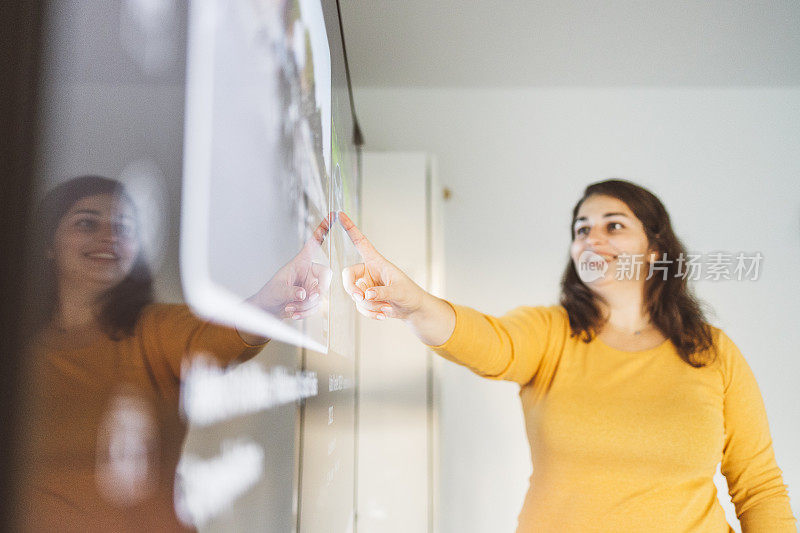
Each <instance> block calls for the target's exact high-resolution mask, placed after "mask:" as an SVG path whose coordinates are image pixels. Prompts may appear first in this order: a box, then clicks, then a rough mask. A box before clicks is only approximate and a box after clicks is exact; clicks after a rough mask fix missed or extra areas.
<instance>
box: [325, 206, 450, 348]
mask: <svg viewBox="0 0 800 533" xmlns="http://www.w3.org/2000/svg"><path fill="white" fill-rule="evenodd" d="M339 222H340V223H341V224H342V227H343V228H344V230H345V231H346V232H347V235H348V236H349V237H350V240H351V241H353V244H354V245H355V247H356V250H358V253H359V254H360V255H361V258H362V259H363V261H364V262H363V263H359V264H357V265H352V266H349V267H347V268H345V269H344V270H343V271H342V281H343V282H344V290H345V291H347V293H348V294H349V295H350V297H351V298H353V300H354V301H355V303H356V308H357V309H358V312H359V313H361V314H362V315H364V316H366V317H369V318H373V319H376V320H383V319H385V318H399V319H401V320H403V321H405V322H406V323H407V324H408V325H409V326H410V327H411V329H412V331H414V333H415V334H416V335H417V337H419V339H420V340H421V341H422V342H424V343H425V344H428V345H431V346H438V345H440V344H443V343H444V342H445V341H446V340H447V339H448V338H449V337H450V335H451V334H452V332H453V329H454V328H455V312H454V311H453V308H452V307H450V304H448V303H447V302H445V301H444V300H441V299H439V298H436V297H435V296H433V295H431V294H429V293H428V292H426V291H425V290H424V289H422V287H420V286H419V285H417V284H416V283H414V281H413V280H412V279H411V278H409V277H408V276H407V275H406V274H405V273H404V272H403V271H402V270H400V269H399V268H397V267H396V266H394V265H393V264H392V263H390V262H389V261H388V260H387V259H386V258H385V257H383V256H382V255H381V254H380V253H378V251H377V250H376V249H375V247H374V246H372V243H370V242H369V241H368V240H367V238H366V237H364V235H363V234H362V233H361V231H360V230H359V229H358V228H357V227H356V225H355V224H354V223H353V221H352V220H350V217H348V216H347V215H346V214H345V213H344V212H341V211H340V212H339Z"/></svg>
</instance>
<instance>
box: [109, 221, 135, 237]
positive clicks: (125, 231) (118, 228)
mask: <svg viewBox="0 0 800 533" xmlns="http://www.w3.org/2000/svg"><path fill="white" fill-rule="evenodd" d="M114 233H116V234H117V235H118V236H120V237H130V236H131V235H133V226H131V225H130V224H114Z"/></svg>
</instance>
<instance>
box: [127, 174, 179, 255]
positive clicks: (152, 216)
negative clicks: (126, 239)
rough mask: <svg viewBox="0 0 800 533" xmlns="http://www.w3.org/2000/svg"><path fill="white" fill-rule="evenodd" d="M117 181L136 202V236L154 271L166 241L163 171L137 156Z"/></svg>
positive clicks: (166, 211) (166, 210)
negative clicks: (137, 235) (137, 225)
mask: <svg viewBox="0 0 800 533" xmlns="http://www.w3.org/2000/svg"><path fill="white" fill-rule="evenodd" d="M119 180H120V181H121V182H122V183H123V184H124V185H125V188H126V189H127V190H128V192H129V193H130V195H131V196H132V197H133V201H134V203H135V204H136V210H137V212H138V213H137V214H138V221H139V239H140V242H141V243H142V245H143V246H144V248H145V252H146V254H147V258H148V262H149V264H150V267H151V269H152V270H153V271H157V270H158V265H159V264H160V263H161V261H162V260H163V258H164V253H165V252H166V244H167V243H166V239H165V238H164V237H165V228H166V227H167V220H166V217H167V214H168V212H169V210H168V209H167V205H166V198H167V197H168V194H167V190H166V183H167V182H166V180H165V179H164V174H163V173H162V172H161V169H160V168H159V167H158V165H157V164H156V163H155V161H153V160H152V159H138V160H136V161H133V162H131V163H129V164H128V165H126V166H125V168H124V169H123V170H122V173H121V174H120V176H119Z"/></svg>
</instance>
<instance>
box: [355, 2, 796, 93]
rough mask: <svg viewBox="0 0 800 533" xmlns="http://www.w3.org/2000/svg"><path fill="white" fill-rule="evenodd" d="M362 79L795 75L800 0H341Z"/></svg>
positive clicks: (605, 81) (732, 82)
mask: <svg viewBox="0 0 800 533" xmlns="http://www.w3.org/2000/svg"><path fill="white" fill-rule="evenodd" d="M339 3H340V6H341V12H342V21H343V26H344V34H345V38H346V45H347V53H348V58H349V62H350V71H351V76H352V82H353V85H354V86H355V87H529V86H800V1H798V0H774V1H773V0H770V1H765V0H757V1H747V0H693V1H688V0H662V1H654V0H641V1H637V0H613V1H612V0H596V1H591V0H560V1H555V0H546V1H533V0H529V1H525V0H492V1H480V0H472V1H467V0H462V1H457V0H339Z"/></svg>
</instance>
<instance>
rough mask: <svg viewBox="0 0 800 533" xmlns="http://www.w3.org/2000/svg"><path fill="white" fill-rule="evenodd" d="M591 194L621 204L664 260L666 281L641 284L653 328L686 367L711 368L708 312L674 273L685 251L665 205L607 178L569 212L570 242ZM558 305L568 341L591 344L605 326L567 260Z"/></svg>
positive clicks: (656, 278)
mask: <svg viewBox="0 0 800 533" xmlns="http://www.w3.org/2000/svg"><path fill="white" fill-rule="evenodd" d="M595 195H602V196H611V197H613V198H616V199H618V200H620V201H622V202H625V204H626V205H627V206H628V208H629V209H630V210H631V211H632V212H633V214H634V215H635V216H636V218H638V219H639V220H640V221H641V223H642V225H643V226H644V231H645V234H646V235H647V241H648V244H649V249H654V250H657V252H658V255H659V260H660V261H664V260H665V261H667V263H666V268H667V275H666V279H664V278H665V276H664V275H663V274H661V275H653V276H651V277H650V279H649V280H646V281H645V298H644V302H645V307H646V309H647V312H648V314H649V316H650V320H651V322H652V323H653V325H654V326H655V327H657V328H658V329H659V331H661V333H662V334H663V335H664V336H665V337H667V338H668V339H669V340H670V341H672V344H673V345H674V346H675V348H676V349H677V351H678V354H679V355H680V357H681V359H683V360H684V361H686V362H687V363H688V364H690V365H692V366H694V367H702V366H705V365H707V364H708V363H710V362H711V361H712V360H713V359H714V358H716V355H717V354H716V347H714V342H713V336H712V332H711V329H710V327H709V326H710V325H709V323H708V322H707V320H706V318H705V312H706V310H707V309H709V308H708V305H707V304H705V303H704V302H701V301H700V300H699V299H698V298H697V297H695V296H694V294H693V293H692V291H691V289H690V287H689V285H688V283H687V280H686V276H684V275H680V273H679V270H678V269H679V268H680V263H678V262H677V261H676V260H677V258H678V257H684V256H685V255H686V248H685V247H684V245H683V243H682V242H681V241H680V239H678V237H677V236H676V235H675V232H674V231H673V230H672V224H671V223H670V219H669V214H668V213H667V210H666V209H665V208H664V204H662V203H661V200H659V199H658V197H656V195H654V194H653V193H651V192H650V191H648V190H647V189H645V188H644V187H640V186H639V185H636V184H635V183H631V182H629V181H625V180H619V179H611V180H606V181H599V182H596V183H592V184H590V185H589V186H587V187H586V190H585V191H584V192H583V197H582V198H581V199H580V200H578V203H577V204H576V205H575V207H574V209H573V210H572V221H571V223H570V226H569V233H570V240H572V239H573V238H574V233H573V228H574V227H575V219H576V218H577V216H578V210H579V209H580V207H581V205H582V204H583V202H584V201H586V199H587V198H589V197H591V196H595ZM659 266H660V265H659ZM560 300H561V305H562V306H563V307H564V308H565V309H566V310H567V313H568V315H569V324H570V329H571V330H572V333H571V336H573V337H574V336H577V337H579V338H580V339H581V340H582V341H583V342H586V343H588V342H591V340H592V339H593V338H594V337H595V336H597V334H598V333H599V331H600V329H601V328H602V326H603V325H604V324H605V321H604V320H603V317H602V315H601V311H600V307H599V305H598V304H599V303H600V301H602V302H603V303H606V302H605V300H603V298H602V296H600V295H598V294H595V293H594V292H593V291H592V290H591V289H589V287H588V286H586V284H585V283H583V281H581V279H580V277H579V276H578V272H577V271H576V270H575V265H574V263H573V261H572V258H570V260H569V262H568V264H567V267H566V269H565V270H564V274H563V276H562V278H561V298H560ZM704 308H706V309H704Z"/></svg>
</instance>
